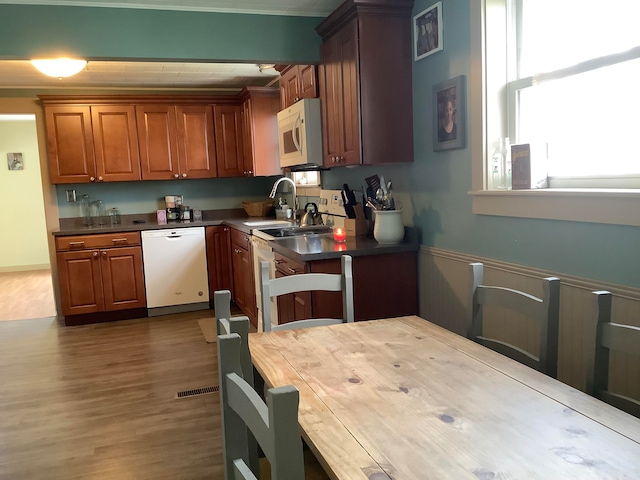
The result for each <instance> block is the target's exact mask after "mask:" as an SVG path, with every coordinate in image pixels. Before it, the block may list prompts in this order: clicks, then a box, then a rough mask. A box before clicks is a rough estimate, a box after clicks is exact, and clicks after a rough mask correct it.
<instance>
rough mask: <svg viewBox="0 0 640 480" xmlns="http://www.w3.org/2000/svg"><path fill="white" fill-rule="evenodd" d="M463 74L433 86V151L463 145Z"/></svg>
mask: <svg viewBox="0 0 640 480" xmlns="http://www.w3.org/2000/svg"><path fill="white" fill-rule="evenodd" d="M466 101H467V100H466V95H465V81H464V75H460V76H459V77H455V78H452V79H451V80H447V81H446V82H442V83H438V84H436V85H434V86H433V151H434V152H439V151H442V150H453V149H455V148H464V147H465V125H466V114H465V105H466Z"/></svg>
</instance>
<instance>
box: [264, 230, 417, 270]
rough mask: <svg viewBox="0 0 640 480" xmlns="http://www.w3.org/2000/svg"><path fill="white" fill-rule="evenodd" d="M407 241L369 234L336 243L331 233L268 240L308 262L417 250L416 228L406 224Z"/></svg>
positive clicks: (287, 252)
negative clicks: (390, 242)
mask: <svg viewBox="0 0 640 480" xmlns="http://www.w3.org/2000/svg"><path fill="white" fill-rule="evenodd" d="M404 237H405V238H404V240H403V241H402V242H400V243H398V244H395V245H381V244H379V243H378V242H376V241H375V240H374V239H373V238H369V237H347V241H346V242H336V241H335V240H334V239H333V235H332V234H331V233H325V234H321V235H301V236H297V237H285V238H277V239H275V240H271V241H269V245H270V246H271V247H272V248H273V250H274V252H278V253H281V254H282V255H284V256H286V257H289V258H291V259H293V260H298V261H301V262H308V261H313V260H326V259H330V258H339V257H341V256H342V255H344V254H348V255H351V256H352V257H360V256H364V255H382V254H388V253H403V252H417V251H418V249H419V248H420V245H419V244H418V235H417V230H416V229H415V228H410V227H405V236H404Z"/></svg>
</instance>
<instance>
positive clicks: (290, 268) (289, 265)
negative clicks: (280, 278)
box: [273, 252, 307, 275]
mask: <svg viewBox="0 0 640 480" xmlns="http://www.w3.org/2000/svg"><path fill="white" fill-rule="evenodd" d="M273 256H274V262H275V264H276V269H278V270H280V271H281V272H282V273H284V274H285V275H296V274H298V273H305V267H306V265H307V264H306V262H298V261H296V260H292V259H291V258H289V257H285V256H284V255H282V254H280V253H278V252H274V255H273Z"/></svg>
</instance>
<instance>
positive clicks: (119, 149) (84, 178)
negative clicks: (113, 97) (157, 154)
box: [44, 103, 141, 184]
mask: <svg viewBox="0 0 640 480" xmlns="http://www.w3.org/2000/svg"><path fill="white" fill-rule="evenodd" d="M44 110H45V119H46V120H45V121H46V126H47V146H48V150H49V171H50V178H51V183H54V184H62V183H90V182H113V181H135V180H140V178H141V177H140V157H139V153H138V135H137V132H136V122H135V111H134V107H133V106H131V105H91V106H89V105H51V104H48V103H45V105H44Z"/></svg>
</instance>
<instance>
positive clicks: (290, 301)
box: [276, 270, 313, 324]
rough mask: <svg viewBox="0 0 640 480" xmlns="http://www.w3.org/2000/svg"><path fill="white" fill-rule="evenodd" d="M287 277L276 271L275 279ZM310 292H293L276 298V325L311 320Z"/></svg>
mask: <svg viewBox="0 0 640 480" xmlns="http://www.w3.org/2000/svg"><path fill="white" fill-rule="evenodd" d="M286 276H288V275H287V274H285V273H283V272H281V271H280V270H276V278H282V277H286ZM311 312H312V309H311V292H294V293H289V294H287V295H280V296H279V297H278V324H282V323H289V322H295V321H297V320H307V319H309V318H313V315H312V313H311Z"/></svg>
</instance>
